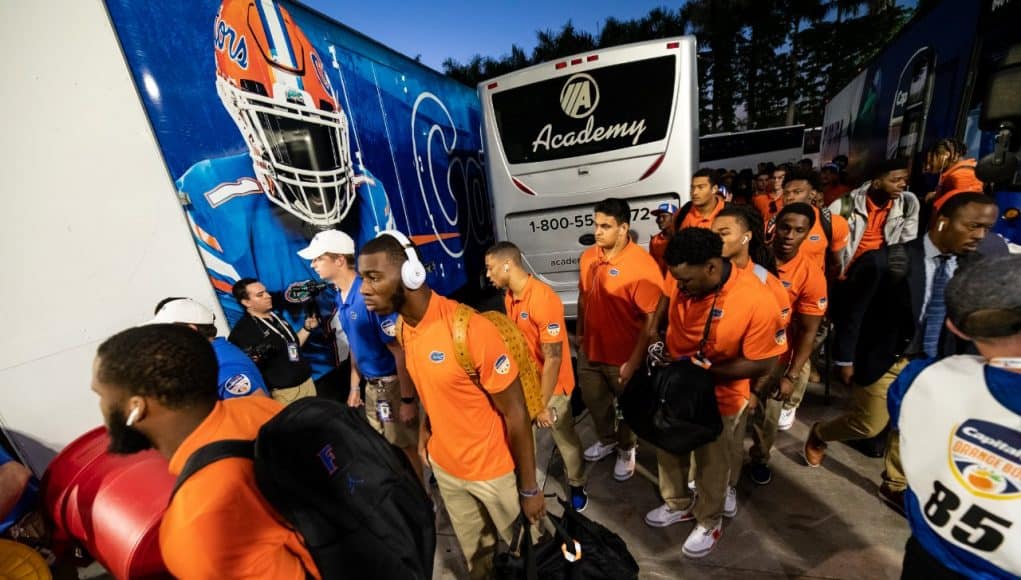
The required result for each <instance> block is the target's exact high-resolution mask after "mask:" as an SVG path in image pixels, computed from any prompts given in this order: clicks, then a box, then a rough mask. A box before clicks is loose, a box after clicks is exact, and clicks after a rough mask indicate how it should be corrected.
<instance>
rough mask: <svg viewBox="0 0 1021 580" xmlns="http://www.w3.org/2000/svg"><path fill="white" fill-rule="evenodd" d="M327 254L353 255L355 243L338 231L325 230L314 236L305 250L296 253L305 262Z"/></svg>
mask: <svg viewBox="0 0 1021 580" xmlns="http://www.w3.org/2000/svg"><path fill="white" fill-rule="evenodd" d="M327 252H329V253H331V254H341V255H343V256H351V255H354V253H355V241H354V240H352V239H351V236H349V235H347V234H345V233H344V232H342V231H340V230H326V231H323V232H319V233H318V234H316V235H315V237H314V238H312V241H311V242H310V243H309V244H308V247H307V248H305V249H304V250H299V251H298V255H299V256H301V257H302V258H305V259H306V260H315V259H316V258H318V257H319V256H322V255H323V254H325V253H327Z"/></svg>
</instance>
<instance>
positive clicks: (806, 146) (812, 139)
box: [698, 125, 819, 171]
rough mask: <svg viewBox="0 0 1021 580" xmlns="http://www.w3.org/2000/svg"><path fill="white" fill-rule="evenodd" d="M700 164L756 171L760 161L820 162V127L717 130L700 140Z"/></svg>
mask: <svg viewBox="0 0 1021 580" xmlns="http://www.w3.org/2000/svg"><path fill="white" fill-rule="evenodd" d="M698 149H699V156H698V159H699V162H700V163H701V167H708V168H710V169H733V170H734V171H741V170H742V169H745V168H750V169H751V170H752V171H755V169H756V166H757V165H758V164H759V163H767V162H768V163H773V164H776V165H779V164H781V163H797V162H798V161H800V160H801V159H804V158H808V159H812V164H813V165H818V161H819V159H818V157H819V129H806V128H805V126H804V125H791V126H788V127H774V128H771V129H753V130H751V131H741V132H738V133H714V134H712V135H704V136H702V137H701V138H699V140H698Z"/></svg>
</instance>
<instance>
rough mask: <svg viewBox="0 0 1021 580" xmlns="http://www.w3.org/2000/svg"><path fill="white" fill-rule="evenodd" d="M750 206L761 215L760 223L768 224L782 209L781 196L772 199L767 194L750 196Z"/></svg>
mask: <svg viewBox="0 0 1021 580" xmlns="http://www.w3.org/2000/svg"><path fill="white" fill-rule="evenodd" d="M752 205H754V206H755V209H757V210H759V213H760V214H761V215H762V223H764V224H768V223H769V220H770V219H771V218H772V217H773V216H775V215H776V214H778V213H780V210H781V209H783V196H782V195H780V196H777V198H776V199H773V198H771V197H769V194H768V193H764V194H759V195H755V196H752Z"/></svg>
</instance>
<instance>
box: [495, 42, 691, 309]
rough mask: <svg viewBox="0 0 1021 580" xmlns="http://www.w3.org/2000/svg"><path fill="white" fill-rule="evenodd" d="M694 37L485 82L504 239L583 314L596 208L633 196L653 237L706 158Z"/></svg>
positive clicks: (643, 231)
mask: <svg viewBox="0 0 1021 580" xmlns="http://www.w3.org/2000/svg"><path fill="white" fill-rule="evenodd" d="M695 67H696V65H695V39H694V38H693V37H678V38H668V39H662V40H655V41H649V42H641V43H636V44H629V45H624V46H618V47H613V48H606V49H599V50H593V51H592V52H589V53H584V54H579V55H575V56H572V57H567V58H563V59H560V60H557V61H555V62H548V63H544V64H539V65H535V66H532V67H529V68H526V69H523V70H520V71H516V72H513V73H510V74H506V75H504V76H501V77H497V78H495V79H491V80H488V81H485V82H482V83H480V84H479V97H480V100H481V101H482V110H483V115H484V119H483V124H484V133H485V135H484V142H485V147H486V171H487V173H488V176H489V186H490V189H491V193H492V199H493V213H494V222H495V225H496V236H497V239H500V240H507V241H511V242H513V243H514V244H516V245H517V246H518V247H520V248H521V251H522V253H523V255H524V258H525V262H526V266H527V267H528V268H529V269H530V270H531V271H532V272H533V273H535V275H536V276H538V277H539V278H540V279H542V280H543V281H545V282H546V283H548V284H550V285H551V286H552V287H553V289H554V290H556V291H557V292H558V293H559V294H560V297H561V298H562V299H563V301H564V306H565V309H566V311H567V316H568V317H574V316H575V315H576V313H577V299H578V261H579V257H580V256H581V253H582V252H583V251H584V250H585V249H586V248H588V247H589V246H591V245H592V244H594V243H595V238H594V235H593V221H592V207H593V205H595V204H596V203H597V202H599V201H601V200H603V199H605V198H608V197H619V198H625V199H627V200H628V202H629V204H630V205H631V228H632V231H633V232H635V234H636V235H637V239H638V242H639V243H641V244H643V245H647V244H648V242H649V239H650V238H651V237H652V235H654V234H655V233H656V232H657V231H658V229H657V228H656V221H655V219H654V218H653V216H652V213H651V212H652V210H654V209H655V208H656V207H657V206H658V205H659V204H661V203H664V202H670V203H674V204H677V205H678V206H680V205H681V204H683V203H684V202H685V201H687V199H688V187H689V182H690V179H691V174H692V172H693V171H694V170H695V167H696V166H697V165H698V140H697V138H698V87H697V85H696V81H697V72H696V71H697V69H696V68H695Z"/></svg>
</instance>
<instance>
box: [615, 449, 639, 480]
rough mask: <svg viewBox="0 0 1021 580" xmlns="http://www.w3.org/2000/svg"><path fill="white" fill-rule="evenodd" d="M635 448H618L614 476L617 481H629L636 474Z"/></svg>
mask: <svg viewBox="0 0 1021 580" xmlns="http://www.w3.org/2000/svg"><path fill="white" fill-rule="evenodd" d="M635 449H637V447H632V448H631V449H618V450H617V463H616V464H615V465H614V466H613V478H614V479H616V480H617V481H627V480H629V479H631V476H632V475H634V474H635Z"/></svg>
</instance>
